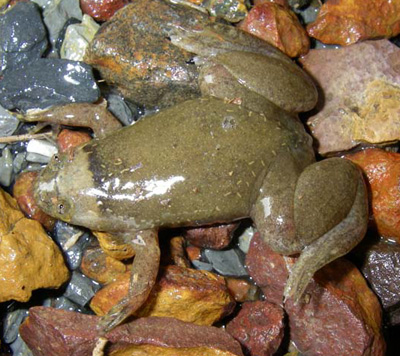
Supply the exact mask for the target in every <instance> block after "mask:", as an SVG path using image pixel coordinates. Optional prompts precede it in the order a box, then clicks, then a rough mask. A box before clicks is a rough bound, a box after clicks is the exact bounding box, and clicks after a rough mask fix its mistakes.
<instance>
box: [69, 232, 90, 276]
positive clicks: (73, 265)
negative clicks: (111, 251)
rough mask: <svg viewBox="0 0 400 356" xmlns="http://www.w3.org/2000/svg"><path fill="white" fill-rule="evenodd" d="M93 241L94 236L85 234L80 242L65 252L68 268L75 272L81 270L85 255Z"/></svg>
mask: <svg viewBox="0 0 400 356" xmlns="http://www.w3.org/2000/svg"><path fill="white" fill-rule="evenodd" d="M91 241H92V236H90V235H89V234H84V235H83V236H81V237H80V238H79V240H78V242H77V243H76V244H75V245H74V246H72V247H71V248H69V249H68V250H67V251H65V252H64V256H65V258H66V262H67V266H68V268H69V269H70V270H72V271H74V270H76V269H78V268H79V266H80V265H81V262H82V257H83V253H84V252H85V249H86V247H87V246H88V245H89V244H90V242H91Z"/></svg>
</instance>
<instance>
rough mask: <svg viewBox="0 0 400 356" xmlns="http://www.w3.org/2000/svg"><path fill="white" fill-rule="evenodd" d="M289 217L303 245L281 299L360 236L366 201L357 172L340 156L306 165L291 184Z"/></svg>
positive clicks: (296, 292)
mask: <svg viewBox="0 0 400 356" xmlns="http://www.w3.org/2000/svg"><path fill="white" fill-rule="evenodd" d="M294 215H295V225H296V230H297V235H298V238H299V240H300V242H301V243H302V244H303V245H304V246H305V247H304V249H303V250H302V251H301V254H300V257H299V259H298V260H297V261H296V263H295V265H294V266H293V268H292V270H291V271H290V275H289V278H288V280H287V282H286V287H285V291H284V297H285V300H286V299H288V298H289V297H292V298H293V300H294V302H295V303H296V302H298V301H299V299H300V298H301V296H302V295H303V293H304V291H305V289H306V287H307V285H308V283H309V281H310V279H311V278H312V276H313V275H314V273H315V272H316V271H318V270H319V269H320V268H322V267H323V266H325V265H326V264H328V263H329V262H331V261H333V260H335V259H336V258H338V257H340V256H343V255H345V254H346V253H348V252H349V251H350V250H351V249H352V248H353V247H355V246H356V245H357V244H358V243H359V242H360V241H361V240H362V238H363V237H364V235H365V232H366V230H367V224H368V204H367V194H366V188H365V183H364V180H363V178H362V175H361V172H360V171H359V170H358V169H357V167H355V166H354V164H352V163H351V162H350V161H348V160H346V159H341V158H332V159H327V160H324V161H321V162H318V163H315V164H313V165H311V166H309V167H307V169H306V170H305V171H304V172H303V173H302V174H301V176H300V178H299V181H298V183H297V186H296V192H295V196H294Z"/></svg>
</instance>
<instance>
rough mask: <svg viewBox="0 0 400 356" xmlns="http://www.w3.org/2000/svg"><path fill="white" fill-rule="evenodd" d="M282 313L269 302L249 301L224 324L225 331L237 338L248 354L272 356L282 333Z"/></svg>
mask: <svg viewBox="0 0 400 356" xmlns="http://www.w3.org/2000/svg"><path fill="white" fill-rule="evenodd" d="M284 326H285V325H284V313H283V310H282V308H281V307H279V306H277V305H276V304H273V303H269V302H262V301H258V302H249V303H244V304H243V305H242V309H241V310H240V312H239V314H238V315H237V316H236V317H235V318H234V319H232V321H230V322H229V323H228V325H227V326H226V331H227V332H228V333H229V334H231V335H232V336H233V337H234V338H235V339H236V340H238V341H239V342H240V343H241V344H242V346H244V348H245V349H246V350H248V351H249V353H250V355H254V356H272V355H274V354H275V352H276V351H277V350H278V348H279V345H280V344H281V342H282V339H283V334H284Z"/></svg>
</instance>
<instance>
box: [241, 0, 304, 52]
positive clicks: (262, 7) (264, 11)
mask: <svg viewBox="0 0 400 356" xmlns="http://www.w3.org/2000/svg"><path fill="white" fill-rule="evenodd" d="M239 28H240V29H242V30H244V31H246V32H248V33H250V34H252V35H254V36H257V37H259V38H261V39H262V40H264V41H267V42H268V43H270V44H272V45H273V46H275V47H278V48H279V49H280V50H281V51H282V52H284V53H286V54H287V55H288V56H289V57H298V56H300V55H303V54H306V53H307V52H308V50H309V48H310V40H309V38H308V36H307V33H306V31H305V29H304V28H303V26H302V25H301V24H300V22H299V20H298V18H297V16H296V15H295V14H294V13H293V12H292V11H291V10H290V9H289V8H288V7H286V6H281V5H279V4H276V3H273V2H264V3H261V4H258V5H256V6H254V7H253V8H252V9H251V10H250V12H249V14H248V15H247V17H246V18H245V19H244V20H243V21H242V22H241V23H240V24H239Z"/></svg>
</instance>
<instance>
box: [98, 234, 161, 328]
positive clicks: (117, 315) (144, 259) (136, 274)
mask: <svg viewBox="0 0 400 356" xmlns="http://www.w3.org/2000/svg"><path fill="white" fill-rule="evenodd" d="M123 238H124V240H125V241H126V242H129V243H131V244H132V246H133V248H134V250H135V257H134V260H133V264H132V272H131V279H130V285H129V292H128V295H127V296H126V297H125V298H124V299H122V300H121V301H120V302H119V303H118V304H116V305H115V306H113V307H112V308H111V310H110V311H109V312H108V313H107V314H106V315H105V316H103V317H102V318H101V320H100V322H99V325H98V327H99V330H100V334H102V335H104V334H105V333H107V332H108V331H110V330H111V329H113V328H114V327H116V326H118V325H119V324H121V323H122V322H123V321H124V320H125V319H126V318H127V317H129V316H130V315H132V314H133V313H134V312H135V311H136V310H137V309H139V308H140V307H141V306H142V305H143V303H144V302H145V301H146V299H147V297H148V296H149V293H150V291H151V289H152V288H153V286H154V283H155V281H156V278H157V273H158V268H159V263H160V249H159V246H158V233H157V231H156V230H154V229H151V230H142V231H138V232H134V233H132V234H129V233H125V234H124V236H123Z"/></svg>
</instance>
